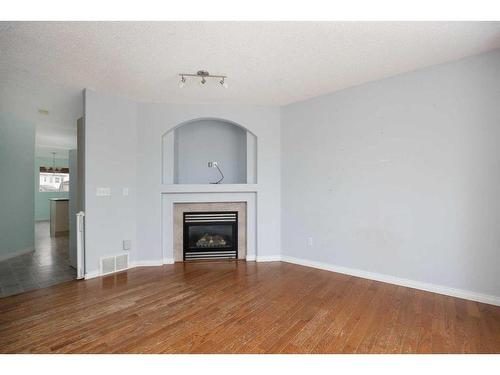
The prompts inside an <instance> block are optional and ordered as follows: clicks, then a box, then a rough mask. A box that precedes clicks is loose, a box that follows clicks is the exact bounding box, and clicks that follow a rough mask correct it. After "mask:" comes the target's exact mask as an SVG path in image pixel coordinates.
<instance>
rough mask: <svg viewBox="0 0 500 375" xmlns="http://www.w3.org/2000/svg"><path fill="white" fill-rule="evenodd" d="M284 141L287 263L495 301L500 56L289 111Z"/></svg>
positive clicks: (499, 275) (498, 287)
mask: <svg viewBox="0 0 500 375" xmlns="http://www.w3.org/2000/svg"><path fill="white" fill-rule="evenodd" d="M281 134H282V217H281V218H282V222H281V225H282V254H284V255H288V256H292V257H297V258H302V259H308V260H313V261H319V262H325V263H330V264H333V265H339V266H344V267H351V268H354V269H360V270H365V271H371V272H377V273H382V274H387V275H392V276H397V277H403V278H408V279H412V280H417V281H423V282H428V283H434V284H439V285H444V286H448V287H454V288H459V289H464V290H469V291H475V292H480V293H485V294H490V295H494V296H500V272H499V270H500V256H499V249H500V230H499V223H500V199H499V193H500V152H499V139H500V51H498V50H497V51H494V52H491V53H487V54H483V55H479V56H476V57H472V58H467V59H464V60H461V61H456V62H452V63H447V64H443V65H439V66H434V67H431V68H428V69H424V70H419V71H415V72H412V73H408V74H404V75H400V76H397V77H393V78H389V79H384V80H381V81H377V82H372V83H369V84H365V85H362V86H359V87H354V88H351V89H347V90H343V91H340V92H337V93H333V94H330V95H325V96H321V97H318V98H315V99H312V100H309V101H305V102H300V103H296V104H292V105H289V106H287V107H284V108H283V109H282V131H281ZM308 237H312V238H313V243H312V246H309V245H308V240H307V239H308Z"/></svg>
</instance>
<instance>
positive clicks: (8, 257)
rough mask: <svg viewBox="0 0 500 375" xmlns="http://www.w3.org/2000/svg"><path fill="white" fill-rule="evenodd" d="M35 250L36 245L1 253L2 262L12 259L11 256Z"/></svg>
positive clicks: (0, 259)
mask: <svg viewBox="0 0 500 375" xmlns="http://www.w3.org/2000/svg"><path fill="white" fill-rule="evenodd" d="M33 251H35V248H34V247H28V248H26V249H21V250H17V251H14V252H13V253H9V254H4V255H0V262H2V261H4V260H7V259H10V258H15V257H18V256H19V255H24V254H28V253H31V252H33Z"/></svg>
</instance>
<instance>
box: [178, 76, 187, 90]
mask: <svg viewBox="0 0 500 375" xmlns="http://www.w3.org/2000/svg"><path fill="white" fill-rule="evenodd" d="M185 84H186V78H185V77H184V76H181V80H180V81H179V87H180V88H181V89H182V88H183V87H184V85H185Z"/></svg>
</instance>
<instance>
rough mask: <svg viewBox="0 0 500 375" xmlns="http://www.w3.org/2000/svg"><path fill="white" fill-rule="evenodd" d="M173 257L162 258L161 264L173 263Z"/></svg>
mask: <svg viewBox="0 0 500 375" xmlns="http://www.w3.org/2000/svg"><path fill="white" fill-rule="evenodd" d="M174 263H175V261H174V258H163V264H174Z"/></svg>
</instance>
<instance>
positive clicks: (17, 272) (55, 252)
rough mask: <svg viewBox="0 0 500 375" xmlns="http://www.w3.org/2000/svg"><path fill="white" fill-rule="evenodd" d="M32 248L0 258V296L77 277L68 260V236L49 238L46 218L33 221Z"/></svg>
mask: <svg viewBox="0 0 500 375" xmlns="http://www.w3.org/2000/svg"><path fill="white" fill-rule="evenodd" d="M35 249H36V250H35V251H34V252H32V253H29V254H25V255H20V256H17V257H15V258H11V259H8V260H5V261H2V262H0V297H6V296H9V295H13V294H18V293H22V292H26V291H28V290H33V289H39V288H45V287H47V286H50V285H54V284H58V283H62V282H65V281H69V280H73V279H75V278H76V270H75V269H74V268H72V267H71V266H70V263H69V237H68V236H64V237H55V238H51V237H50V233H49V222H48V221H40V222H36V223H35Z"/></svg>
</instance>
